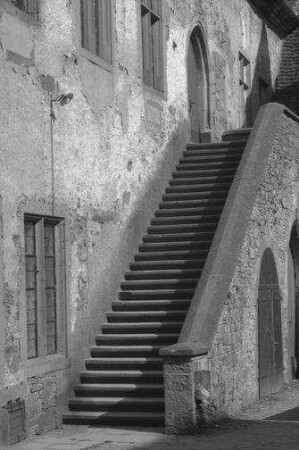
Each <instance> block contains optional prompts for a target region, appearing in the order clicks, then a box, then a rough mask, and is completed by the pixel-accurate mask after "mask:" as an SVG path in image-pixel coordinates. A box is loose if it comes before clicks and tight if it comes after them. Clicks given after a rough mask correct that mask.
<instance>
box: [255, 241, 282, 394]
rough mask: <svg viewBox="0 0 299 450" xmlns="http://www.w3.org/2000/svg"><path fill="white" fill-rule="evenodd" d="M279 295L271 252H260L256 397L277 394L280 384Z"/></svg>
mask: <svg viewBox="0 0 299 450" xmlns="http://www.w3.org/2000/svg"><path fill="white" fill-rule="evenodd" d="M280 301H281V295H280V291H279V285H278V277H277V271H276V265H275V260H274V256H273V253H272V251H271V250H270V249H269V248H267V249H266V250H265V252H264V255H263V258H262V264H261V271H260V280H259V290H258V350H259V395H260V397H263V396H265V395H268V394H272V393H274V392H277V391H278V390H279V388H280V387H281V385H282V383H283V357H282V332H281V306H280Z"/></svg>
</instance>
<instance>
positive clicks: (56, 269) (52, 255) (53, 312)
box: [24, 214, 64, 359]
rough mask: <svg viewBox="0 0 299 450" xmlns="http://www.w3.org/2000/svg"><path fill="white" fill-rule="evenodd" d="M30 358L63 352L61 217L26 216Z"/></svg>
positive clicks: (62, 241)
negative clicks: (61, 338)
mask: <svg viewBox="0 0 299 450" xmlns="http://www.w3.org/2000/svg"><path fill="white" fill-rule="evenodd" d="M24 222H25V223H24V230H25V270H26V310H27V356H28V358H29V359H30V358H36V357H38V356H46V355H53V354H55V353H58V352H60V351H62V349H63V348H64V342H61V341H59V336H60V337H63V335H64V333H63V327H64V320H63V316H64V314H63V311H64V300H63V297H64V289H63V284H64V236H63V220H62V219H60V218H53V217H46V216H35V215H30V214H25V217H24Z"/></svg>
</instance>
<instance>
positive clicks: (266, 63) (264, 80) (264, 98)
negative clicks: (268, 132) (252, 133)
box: [240, 23, 273, 127]
mask: <svg viewBox="0 0 299 450" xmlns="http://www.w3.org/2000/svg"><path fill="white" fill-rule="evenodd" d="M240 84H241V83H240ZM249 85H251V91H250V94H249V96H248V97H247V99H246V102H245V111H244V122H243V127H251V126H252V125H253V123H254V121H255V118H256V116H257V113H258V110H259V108H260V107H261V106H262V105H264V104H265V103H269V102H270V101H271V100H273V88H272V79H271V62H270V53H269V44H268V36H267V29H266V25H265V23H263V27H262V31H261V36H260V42H259V47H258V52H257V57H256V64H255V70H254V74H253V78H252V82H251V83H250V81H249ZM240 89H242V85H240ZM243 94H245V93H242V92H240V95H243Z"/></svg>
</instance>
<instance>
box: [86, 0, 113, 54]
mask: <svg viewBox="0 0 299 450" xmlns="http://www.w3.org/2000/svg"><path fill="white" fill-rule="evenodd" d="M80 12H81V45H82V47H83V48H85V49H86V50H89V51H90V52H92V53H94V54H95V55H97V56H99V57H100V58H102V59H104V60H105V61H107V62H109V63H111V62H112V23H111V1H110V0H81V11H80Z"/></svg>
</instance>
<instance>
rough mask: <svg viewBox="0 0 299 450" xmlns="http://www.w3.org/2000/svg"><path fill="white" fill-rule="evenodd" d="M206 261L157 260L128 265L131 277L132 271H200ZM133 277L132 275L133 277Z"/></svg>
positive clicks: (203, 259)
mask: <svg viewBox="0 0 299 450" xmlns="http://www.w3.org/2000/svg"><path fill="white" fill-rule="evenodd" d="M205 261H206V259H205V258H201V259H170V260H165V261H163V260H158V261H148V260H146V261H138V262H134V263H131V264H130V269H131V271H132V272H131V273H132V275H133V274H134V271H140V270H142V271H150V270H153V271H157V270H161V271H164V270H172V269H174V270H185V269H191V268H192V269H194V270H202V268H203V266H204V263H205ZM133 276H134V275H133Z"/></svg>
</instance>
